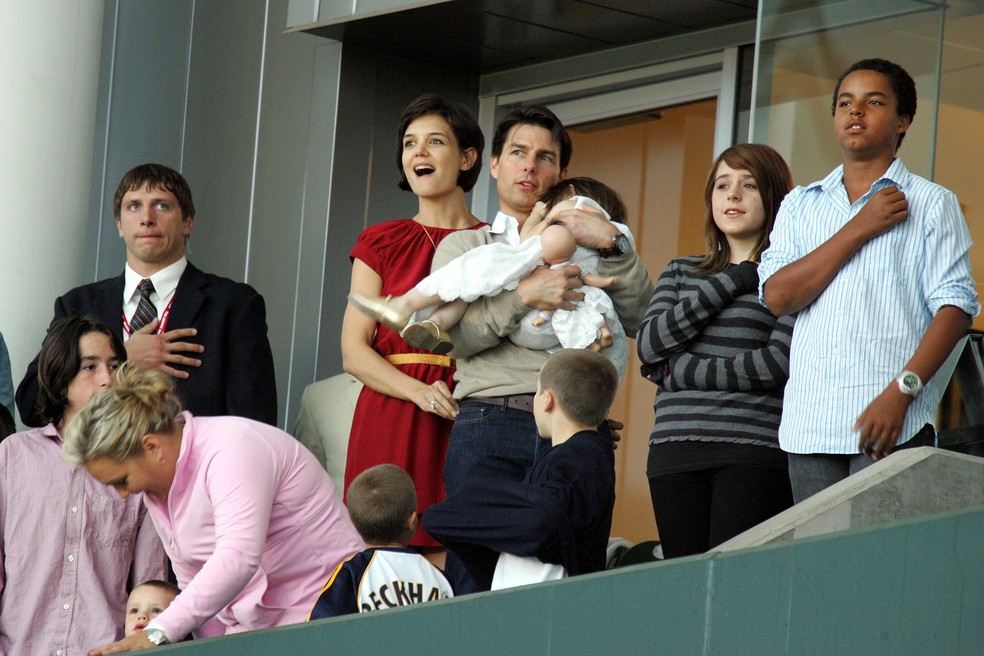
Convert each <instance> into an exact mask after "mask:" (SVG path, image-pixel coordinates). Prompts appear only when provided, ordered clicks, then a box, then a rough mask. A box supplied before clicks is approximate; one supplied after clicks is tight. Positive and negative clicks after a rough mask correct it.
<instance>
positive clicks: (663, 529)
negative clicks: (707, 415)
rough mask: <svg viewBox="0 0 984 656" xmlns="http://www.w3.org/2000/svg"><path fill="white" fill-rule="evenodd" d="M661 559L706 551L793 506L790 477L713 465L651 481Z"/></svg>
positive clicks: (777, 472) (772, 471) (765, 469)
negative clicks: (709, 467)
mask: <svg viewBox="0 0 984 656" xmlns="http://www.w3.org/2000/svg"><path fill="white" fill-rule="evenodd" d="M649 493H650V494H651V495H652V499H653V513H654V514H655V516H656V528H657V529H658V530H659V540H660V544H661V545H662V547H663V556H664V557H665V558H676V557H679V556H691V555H694V554H699V553H704V552H705V551H707V550H709V549H711V548H713V547H716V546H717V545H719V544H721V543H722V542H726V541H727V540H730V539H731V538H733V537H734V536H736V535H738V534H739V533H743V532H744V531H746V530H748V529H750V528H751V527H753V526H755V525H756V524H759V523H761V522H763V521H765V520H766V519H769V518H770V517H772V516H774V515H776V514H778V513H780V512H782V511H783V510H785V509H786V508H789V507H790V506H792V505H793V497H792V492H791V491H790V489H789V475H788V474H787V473H786V472H785V471H784V470H782V469H773V468H769V467H716V468H713V469H701V470H698V471H693V472H683V473H679V474H664V475H661V476H654V477H652V478H650V479H649Z"/></svg>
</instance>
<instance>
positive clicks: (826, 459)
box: [786, 424, 936, 503]
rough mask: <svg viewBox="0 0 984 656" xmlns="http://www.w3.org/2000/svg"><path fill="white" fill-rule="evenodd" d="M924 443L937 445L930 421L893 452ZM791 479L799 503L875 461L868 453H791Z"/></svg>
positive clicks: (794, 495) (789, 455)
mask: <svg viewBox="0 0 984 656" xmlns="http://www.w3.org/2000/svg"><path fill="white" fill-rule="evenodd" d="M920 446H936V430H935V429H934V428H933V425H932V424H926V425H925V426H923V428H922V430H920V431H919V432H918V433H916V434H915V435H914V436H913V437H912V439H910V440H907V441H906V442H903V443H902V444H898V445H896V446H895V448H894V449H892V453H895V452H896V451H903V450H905V449H914V448H916V447H920ZM786 455H787V457H788V459H789V480H790V482H791V483H792V486H793V498H794V499H795V500H796V503H799V502H800V501H803V500H804V499H808V498H809V497H812V496H813V495H814V494H816V493H817V492H820V491H822V490H825V489H827V488H828V487H830V486H831V485H833V484H834V483H838V482H840V481H842V480H844V479H845V478H847V477H848V476H851V475H852V474H857V473H858V472H859V471H861V470H862V469H864V468H866V467H870V466H871V465H873V464H875V460H874V459H873V458H872V457H871V456H870V455H869V454H867V453H855V454H840V453H788V454H786Z"/></svg>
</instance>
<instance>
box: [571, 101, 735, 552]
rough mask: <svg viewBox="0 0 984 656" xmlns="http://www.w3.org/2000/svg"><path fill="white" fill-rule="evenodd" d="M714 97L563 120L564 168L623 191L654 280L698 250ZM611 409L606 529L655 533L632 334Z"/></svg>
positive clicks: (634, 536)
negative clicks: (617, 428)
mask: <svg viewBox="0 0 984 656" xmlns="http://www.w3.org/2000/svg"><path fill="white" fill-rule="evenodd" d="M717 104H718V103H717V100H715V99H710V100H701V101H696V102H690V103H686V104H682V105H676V106H673V107H669V108H664V109H659V110H649V111H646V112H643V113H639V114H633V115H630V116H623V117H618V118H613V119H606V120H603V121H597V122H591V123H582V124H580V125H569V126H568V129H569V131H570V133H571V138H572V140H573V142H574V153H575V156H574V158H573V159H572V161H571V167H570V169H569V171H568V174H569V175H570V176H571V177H574V176H588V177H592V178H597V179H598V180H600V181H602V182H604V183H605V184H607V185H608V186H610V187H612V188H613V189H615V190H616V191H617V192H619V194H621V196H622V199H623V200H624V201H625V205H626V208H627V210H628V217H627V222H628V224H629V227H630V228H631V230H632V233H633V234H634V235H635V237H636V244H637V248H638V250H639V256H640V257H641V258H642V261H643V262H644V263H645V265H646V268H647V269H649V272H650V274H651V275H652V277H653V280H654V281H655V279H656V278H657V277H658V276H659V274H660V272H661V271H662V270H663V267H665V266H666V264H667V263H668V262H669V261H670V260H671V259H672V258H674V257H678V256H680V255H693V254H697V253H701V252H703V250H704V228H703V213H704V201H703V194H704V182H705V178H706V176H707V170H708V167H710V165H711V162H712V161H713V158H714V137H715V120H716V116H717ZM630 351H631V357H630V360H629V366H628V368H627V370H626V375H625V380H624V381H623V382H622V386H621V388H620V390H619V393H618V396H617V397H616V399H615V404H614V406H613V408H612V412H611V416H612V417H614V418H616V419H619V420H620V421H623V422H624V423H625V428H624V429H623V431H622V441H621V443H620V445H619V447H618V450H617V451H616V452H615V469H616V485H617V487H616V502H615V515H614V520H613V523H612V535H613V536H618V537H623V538H626V539H627V540H630V541H632V542H639V541H642V540H651V539H654V538H655V536H656V523H655V521H654V519H653V511H652V504H651V502H650V498H649V484H648V482H647V480H646V457H647V455H648V453H649V445H648V442H649V432H650V430H651V429H652V425H653V398H654V396H655V394H656V387H655V385H653V384H652V383H650V382H649V381H648V380H646V379H644V378H643V377H642V376H641V375H640V374H639V361H638V358H637V357H636V355H635V348H634V340H633V341H632V345H631V348H630Z"/></svg>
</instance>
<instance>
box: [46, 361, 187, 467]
mask: <svg viewBox="0 0 984 656" xmlns="http://www.w3.org/2000/svg"><path fill="white" fill-rule="evenodd" d="M180 412H181V401H179V400H178V397H177V396H176V395H175V394H174V385H173V383H172V382H171V378H170V377H169V376H168V375H167V374H165V373H163V372H161V371H158V370H156V369H139V368H137V366H136V365H134V364H133V363H132V362H127V363H124V364H123V365H122V366H121V367H120V368H119V369H117V370H116V373H115V374H114V376H113V386H112V387H111V388H109V389H106V390H103V391H102V392H100V393H99V394H97V395H96V396H95V397H93V399H92V401H90V402H89V404H88V405H87V406H86V407H85V408H84V409H83V410H82V411H81V412H79V413H78V414H77V415H75V417H74V418H73V419H72V421H71V422H70V423H69V425H68V429H67V430H66V431H65V444H64V446H63V447H62V453H63V455H64V457H65V460H67V461H68V462H70V463H72V464H74V465H81V464H84V463H86V462H90V461H92V460H96V459H97V458H102V457H104V456H105V457H109V458H112V459H113V460H116V461H117V462H122V461H123V460H126V459H127V458H132V457H134V456H137V455H140V454H141V453H142V452H143V443H142V440H143V437H144V435H147V434H148V433H166V432H168V431H170V430H171V428H173V426H174V419H175V417H176V416H177V415H178V413H180Z"/></svg>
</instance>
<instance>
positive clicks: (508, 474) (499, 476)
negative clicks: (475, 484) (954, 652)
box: [444, 400, 550, 595]
mask: <svg viewBox="0 0 984 656" xmlns="http://www.w3.org/2000/svg"><path fill="white" fill-rule="evenodd" d="M549 448H550V441H549V440H545V439H543V438H541V437H540V436H539V434H538V433H537V430H536V422H535V421H534V420H533V414H532V413H529V412H525V411H523V410H516V409H513V408H505V407H502V406H501V405H492V404H488V403H481V402H479V401H469V400H466V401H464V402H463V403H462V404H461V408H460V410H459V412H458V416H457V417H456V418H455V421H454V427H453V428H452V429H451V437H450V439H449V440H448V455H447V460H446V462H445V465H444V488H445V492H446V494H447V496H448V497H451V496H452V495H454V494H455V492H456V491H457V490H458V488H459V487H460V486H461V484H462V483H464V482H465V481H476V480H482V481H488V482H489V483H490V487H491V488H492V489H494V486H495V481H502V480H507V481H522V480H523V479H524V478H526V472H527V471H528V470H529V469H530V468H531V467H532V466H533V465H534V464H536V461H537V460H538V459H539V458H540V457H541V456H542V455H543V454H544V453H546V452H547V451H548V450H549ZM496 555H497V554H496ZM491 566H492V569H494V568H495V562H494V561H492V562H491ZM444 573H445V575H446V576H447V578H448V581H450V583H451V587H453V588H454V593H455V594H456V595H461V594H467V593H469V592H480V591H482V590H488V589H489V585H490V584H491V582H492V578H491V576H492V573H491V571H489V572H488V580H487V581H486V580H484V579H485V577H484V576H479V577H476V576H474V575H473V574H472V573H469V571H468V570H466V569H465V567H464V564H463V562H462V559H461V556H460V555H459V554H458V553H456V552H455V551H454V550H453V549H449V550H448V554H447V560H446V562H445V570H444ZM478 579H481V580H478Z"/></svg>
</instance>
